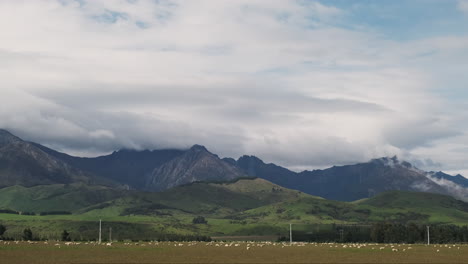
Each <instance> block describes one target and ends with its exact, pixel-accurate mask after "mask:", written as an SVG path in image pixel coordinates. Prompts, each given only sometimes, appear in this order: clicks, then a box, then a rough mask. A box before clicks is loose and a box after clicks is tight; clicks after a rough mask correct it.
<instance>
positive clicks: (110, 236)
mask: <svg viewBox="0 0 468 264" xmlns="http://www.w3.org/2000/svg"><path fill="white" fill-rule="evenodd" d="M109 242H110V243H112V227H109Z"/></svg>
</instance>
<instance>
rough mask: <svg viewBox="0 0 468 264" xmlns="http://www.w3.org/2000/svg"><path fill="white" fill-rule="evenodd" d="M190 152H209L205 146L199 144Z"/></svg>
mask: <svg viewBox="0 0 468 264" xmlns="http://www.w3.org/2000/svg"><path fill="white" fill-rule="evenodd" d="M190 150H191V151H196V152H200V151H206V152H208V150H207V149H206V148H205V146H202V145H198V144H195V145H193V146H192V147H191V148H190Z"/></svg>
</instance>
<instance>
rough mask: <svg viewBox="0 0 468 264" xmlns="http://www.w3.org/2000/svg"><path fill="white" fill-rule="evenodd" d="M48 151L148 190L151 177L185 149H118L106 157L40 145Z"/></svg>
mask: <svg viewBox="0 0 468 264" xmlns="http://www.w3.org/2000/svg"><path fill="white" fill-rule="evenodd" d="M38 147H40V148H41V149H43V150H44V151H45V152H47V153H49V154H51V155H53V156H55V157H57V158H59V159H61V160H63V161H65V162H67V163H68V164H70V165H72V166H74V167H76V168H80V169H81V170H84V171H87V172H90V173H93V174H94V175H100V176H102V177H105V178H108V179H110V180H113V181H116V182H119V183H121V184H125V185H128V186H130V187H131V188H133V189H146V183H147V182H148V178H149V177H151V175H152V173H153V171H154V170H155V169H156V168H158V167H159V166H161V165H162V164H164V163H166V162H169V161H170V160H172V159H174V158H176V157H178V156H180V155H182V154H183V153H184V151H183V150H176V149H162V150H153V151H149V150H144V151H136V150H119V151H116V152H114V153H112V154H110V155H107V156H101V157H96V158H78V157H73V156H69V155H67V154H64V153H60V152H57V151H54V150H52V149H49V148H46V147H44V146H41V145H38Z"/></svg>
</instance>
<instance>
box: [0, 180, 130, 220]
mask: <svg viewBox="0 0 468 264" xmlns="http://www.w3.org/2000/svg"><path fill="white" fill-rule="evenodd" d="M121 195H122V191H121V190H116V189H112V188H109V187H104V186H89V185H85V184H69V185H68V184H67V185H64V184H53V185H41V186H35V187H29V188H27V187H23V186H12V187H6V188H3V189H0V209H11V210H15V211H19V212H34V213H40V212H47V211H70V212H74V211H76V210H79V209H81V208H84V207H88V206H91V205H95V204H98V203H102V202H104V201H109V200H113V199H115V198H117V197H120V196H121Z"/></svg>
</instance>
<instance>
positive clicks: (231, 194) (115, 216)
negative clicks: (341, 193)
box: [0, 179, 468, 239]
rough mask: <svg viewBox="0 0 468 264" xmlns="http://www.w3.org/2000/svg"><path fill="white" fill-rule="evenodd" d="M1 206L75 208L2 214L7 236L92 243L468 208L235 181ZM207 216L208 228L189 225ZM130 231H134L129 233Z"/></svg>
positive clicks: (9, 200)
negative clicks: (65, 235) (351, 198)
mask: <svg viewBox="0 0 468 264" xmlns="http://www.w3.org/2000/svg"><path fill="white" fill-rule="evenodd" d="M0 208H5V209H7V208H8V209H14V210H26V211H34V212H37V213H38V212H42V211H54V210H58V211H62V210H71V211H72V212H73V214H71V215H45V216H39V215H31V216H29V215H15V214H0V224H4V225H5V226H7V233H6V234H5V236H10V237H16V238H18V237H20V235H21V231H22V230H23V229H24V228H26V227H30V228H32V229H33V232H35V233H36V234H38V235H40V236H42V237H46V238H57V237H58V235H59V233H60V232H61V231H62V230H63V229H66V230H68V231H70V232H71V233H72V237H74V236H76V235H78V234H79V236H80V237H79V238H81V237H82V238H85V239H92V238H95V234H96V232H97V224H96V223H97V222H98V220H99V219H102V220H103V221H104V223H105V224H106V228H107V227H112V229H113V230H114V232H115V234H116V235H117V236H120V237H121V238H138V237H139V238H140V239H154V238H155V237H156V236H157V235H158V234H162V233H164V234H166V233H175V234H184V235H208V236H245V235H270V236H271V235H275V236H280V235H286V234H287V227H288V223H293V224H309V225H313V224H331V223H336V224H355V223H359V224H360V223H372V222H379V221H391V222H400V223H408V222H415V223H418V224H425V223H430V224H437V223H449V224H457V225H466V223H468V204H466V203H463V202H461V201H457V200H456V199H454V198H452V197H449V196H443V195H438V194H428V193H412V192H388V193H382V194H379V195H377V196H376V197H373V198H370V199H363V200H360V201H356V202H352V203H349V202H340V201H331V200H325V199H322V198H319V197H314V196H311V195H307V194H304V193H301V192H298V191H294V190H289V189H286V188H283V187H280V186H278V185H274V184H272V183H270V182H268V181H265V180H262V179H242V180H238V181H236V182H233V183H193V184H190V185H186V186H180V187H176V188H173V189H171V190H168V191H165V192H161V193H146V192H136V191H123V190H120V191H116V190H112V189H109V188H106V187H98V186H86V185H48V186H36V187H32V188H25V187H18V186H14V187H8V188H3V189H0ZM196 216H204V217H205V218H206V219H207V220H208V224H207V225H203V224H202V225H194V224H192V219H193V218H194V217H196ZM132 232H133V233H132Z"/></svg>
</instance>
